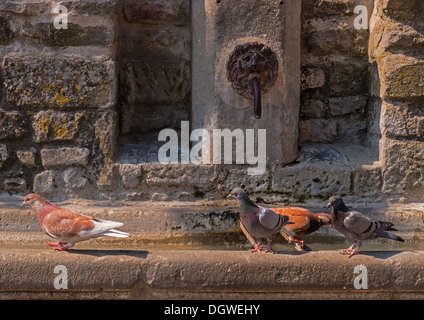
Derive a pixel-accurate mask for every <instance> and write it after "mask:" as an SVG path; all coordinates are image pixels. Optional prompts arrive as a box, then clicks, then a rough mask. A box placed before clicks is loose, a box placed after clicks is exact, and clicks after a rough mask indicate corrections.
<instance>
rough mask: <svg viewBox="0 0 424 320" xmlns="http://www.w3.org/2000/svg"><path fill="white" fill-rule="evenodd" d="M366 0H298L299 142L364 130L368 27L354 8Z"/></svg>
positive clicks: (355, 137)
mask: <svg viewBox="0 0 424 320" xmlns="http://www.w3.org/2000/svg"><path fill="white" fill-rule="evenodd" d="M357 5H365V6H366V7H367V8H368V12H369V14H370V15H371V13H372V9H373V1H372V0H371V1H370V0H351V1H345V0H343V1H341V0H324V1H322V0H320V1H309V0H304V1H302V45H303V47H302V70H301V71H302V83H301V88H302V94H301V111H300V117H301V120H300V122H299V142H300V143H301V144H302V143H358V142H363V141H364V138H365V135H366V134H367V103H368V99H369V95H368V83H369V64H368V38H369V30H367V29H360V30H357V29H355V27H354V18H355V17H356V16H357V14H354V8H355V6H357Z"/></svg>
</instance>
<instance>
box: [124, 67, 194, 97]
mask: <svg viewBox="0 0 424 320" xmlns="http://www.w3.org/2000/svg"><path fill="white" fill-rule="evenodd" d="M120 74H121V77H120V86H121V87H123V88H128V92H126V96H125V100H126V101H127V102H128V103H130V104H131V103H144V104H149V103H152V104H153V103H155V104H156V103H161V102H162V103H171V104H175V102H176V101H179V100H182V99H187V98H188V96H189V94H190V89H191V87H190V83H191V81H190V64H189V63H188V62H178V63H173V62H157V61H146V62H140V63H129V62H127V63H126V64H125V65H124V66H123V67H122V69H121V71H120Z"/></svg>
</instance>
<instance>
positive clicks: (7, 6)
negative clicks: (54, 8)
mask: <svg viewBox="0 0 424 320" xmlns="http://www.w3.org/2000/svg"><path fill="white" fill-rule="evenodd" d="M49 10H51V7H50V3H49V2H46V1H40V0H25V1H14V0H2V1H1V2H0V11H5V12H11V13H16V14H23V15H26V16H39V15H41V14H43V13H46V12H48V11H49Z"/></svg>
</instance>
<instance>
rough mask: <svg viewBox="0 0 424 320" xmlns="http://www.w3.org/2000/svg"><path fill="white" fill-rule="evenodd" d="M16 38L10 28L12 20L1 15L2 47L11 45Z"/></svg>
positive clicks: (0, 39)
mask: <svg viewBox="0 0 424 320" xmlns="http://www.w3.org/2000/svg"><path fill="white" fill-rule="evenodd" d="M14 37H15V34H14V32H13V31H12V28H11V26H10V18H7V17H6V16H3V15H0V45H6V44H10V43H11V42H12V40H13V38H14Z"/></svg>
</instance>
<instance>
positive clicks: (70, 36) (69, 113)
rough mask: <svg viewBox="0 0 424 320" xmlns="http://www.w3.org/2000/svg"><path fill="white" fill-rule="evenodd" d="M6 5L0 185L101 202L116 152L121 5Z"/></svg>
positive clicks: (1, 13) (0, 24)
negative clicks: (58, 24) (104, 176)
mask: <svg viewBox="0 0 424 320" xmlns="http://www.w3.org/2000/svg"><path fill="white" fill-rule="evenodd" d="M58 4H59V2H55V1H39V0H27V1H9V0H6V1H2V2H1V3H0V39H1V40H0V60H2V69H1V79H2V84H3V85H2V87H1V91H0V95H1V97H0V98H1V100H0V101H1V109H0V113H1V116H0V118H1V120H0V121H1V134H0V139H1V140H0V150H1V172H0V177H1V179H0V180H1V182H0V188H1V189H2V190H4V191H7V192H8V193H22V194H24V193H28V192H31V191H34V192H37V193H40V194H43V195H44V196H46V197H53V198H66V197H71V198H73V197H81V196H82V197H93V196H94V197H95V196H96V195H97V194H98V187H97V184H96V181H97V180H98V178H99V174H100V172H101V170H102V168H103V166H104V163H105V162H107V159H109V160H111V159H112V158H113V154H114V150H113V149H114V147H115V146H114V145H115V143H114V141H113V140H114V138H113V136H114V135H115V133H114V132H115V131H116V128H115V127H116V125H117V124H116V121H111V119H115V118H116V115H115V111H114V108H115V106H116V101H117V99H116V97H117V76H116V74H117V73H116V67H115V65H116V63H115V55H116V50H117V47H118V46H117V42H118V41H117V27H116V26H117V17H116V13H117V8H116V6H117V2H116V1H113V0H105V1H96V2H85V1H84V2H82V1H60V4H62V5H64V6H65V7H66V8H67V9H68V29H66V30H65V29H56V28H55V27H54V24H53V19H54V18H55V17H56V16H57V14H52V11H53V9H54V8H55V7H56V6H57V5H58Z"/></svg>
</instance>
